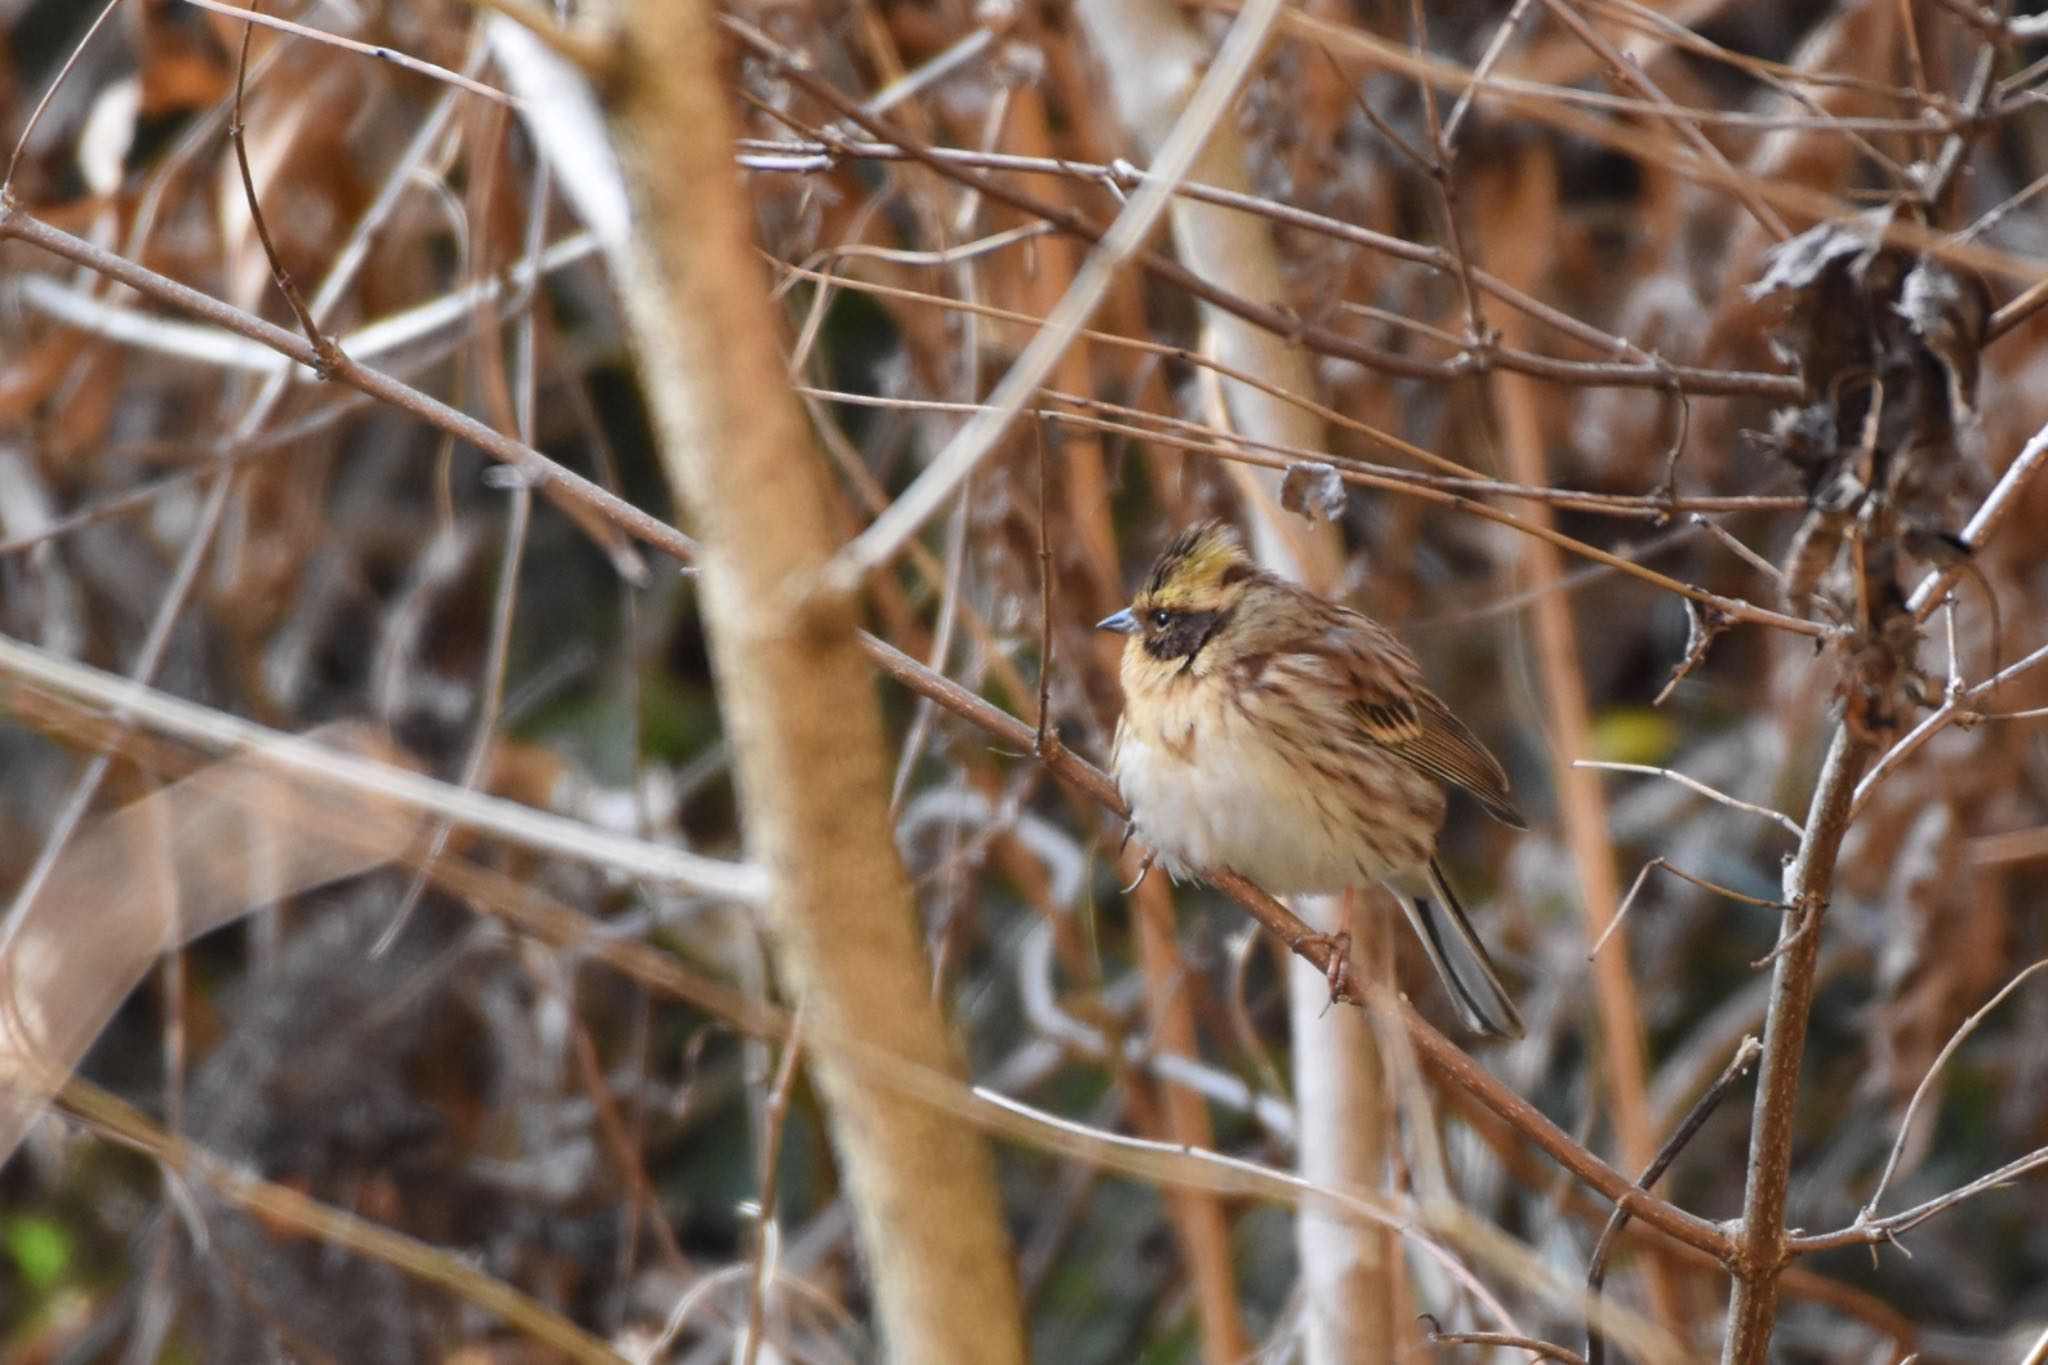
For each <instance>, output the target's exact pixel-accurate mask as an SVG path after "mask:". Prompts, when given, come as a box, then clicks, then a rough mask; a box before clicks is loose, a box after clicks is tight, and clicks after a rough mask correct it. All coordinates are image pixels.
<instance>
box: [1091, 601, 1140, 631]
mask: <svg viewBox="0 0 2048 1365" xmlns="http://www.w3.org/2000/svg"><path fill="white" fill-rule="evenodd" d="M1095 628H1096V629H1097V630H1113V631H1115V632H1116V633H1117V634H1119V635H1136V634H1137V633H1138V618H1137V617H1135V616H1133V615H1131V609H1130V608H1129V607H1125V608H1124V609H1123V610H1122V611H1120V612H1118V613H1117V614H1116V615H1114V616H1105V617H1103V618H1102V619H1101V620H1100V621H1097V622H1096V623H1095Z"/></svg>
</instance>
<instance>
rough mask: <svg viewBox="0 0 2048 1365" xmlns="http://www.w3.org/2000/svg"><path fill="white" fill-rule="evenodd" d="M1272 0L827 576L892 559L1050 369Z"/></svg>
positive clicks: (1230, 89) (1246, 70)
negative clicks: (1085, 249)
mask: <svg viewBox="0 0 2048 1365" xmlns="http://www.w3.org/2000/svg"><path fill="white" fill-rule="evenodd" d="M1279 11H1280V6H1279V3H1278V0H1251V3H1248V4H1247V5H1246V7H1245V9H1244V12H1243V14H1242V15H1241V16H1240V17H1239V20H1238V22H1237V23H1236V24H1234V25H1233V26H1232V28H1231V32H1230V34H1229V35H1228V36H1227V37H1226V38H1225V39H1224V42H1223V46H1222V47H1221V48H1220V49H1219V50H1218V52H1217V54H1216V59H1215V62H1214V64H1213V65H1211V66H1210V68H1209V70H1208V72H1207V73H1206V74H1205V75H1204V76H1203V79H1202V84H1201V86H1200V88H1199V89H1198V91H1197V92H1196V93H1195V95H1194V96H1193V97H1192V98H1191V99H1190V100H1189V102H1188V107H1187V110H1186V112H1185V114H1184V115H1183V118H1182V120H1181V122H1180V123H1179V125H1178V126H1177V127H1176V128H1175V129H1174V133H1173V136H1172V137H1170V138H1169V139H1168V140H1167V141H1166V142H1165V143H1164V144H1162V145H1161V147H1160V149H1159V154H1158V155H1157V156H1156V157H1155V158H1154V162H1153V170H1154V172H1155V173H1156V174H1157V175H1158V177H1159V178H1158V179H1157V180H1154V181H1152V182H1150V183H1148V184H1147V185H1146V186H1145V187H1144V188H1142V189H1140V190H1139V191H1138V193H1137V194H1136V195H1135V196H1133V198H1132V199H1131V201H1130V203H1129V204H1127V205H1126V206H1125V208H1124V211H1123V212H1122V213H1120V214H1119V215H1118V216H1117V220H1116V222H1115V223H1114V224H1113V225H1112V226H1111V227H1110V229H1109V231H1108V232H1107V233H1105V234H1104V235H1103V238H1102V240H1101V242H1100V243H1099V244H1098V246H1097V248H1096V250H1095V251H1094V252H1092V253H1090V255H1089V257H1088V259H1087V261H1086V262H1084V263H1083V264H1082V266H1081V269H1080V270H1079V271H1077V272H1076V273H1075V275H1074V280H1073V283H1072V284H1071V285H1070V286H1069V287H1068V289H1067V292H1066V294H1065V295H1064V296H1062V297H1061V299H1060V302H1059V304H1058V306H1057V307H1055V308H1054V309H1053V312H1052V315H1051V316H1049V317H1048V318H1047V319H1046V323H1045V326H1044V327H1043V328H1041V329H1040V330H1039V332H1038V333H1037V334H1036V335H1034V336H1033V337H1032V339H1031V341H1030V342H1029V343H1028V344H1027V345H1026V346H1025V349H1024V352H1023V353H1022V354H1021V355H1019V356H1018V358H1017V360H1016V363H1015V364H1013V365H1012V366H1011V367H1010V370H1009V372H1008V373H1006V374H1005V375H1004V376H1003V378H1002V380H1001V381H1000V382H999V383H998V384H997V385H996V387H995V389H994V391H993V392H992V393H991V394H990V395H989V408H990V411H989V412H987V413H983V414H978V415H977V416H976V417H975V418H974V419H972V420H970V421H969V422H968V423H967V424H966V425H965V426H964V427H962V428H961V429H960V431H959V432H958V433H957V434H956V435H955V436H954V437H953V439H952V440H951V441H949V442H948V443H947V445H946V448H945V449H944V450H942V451H940V452H939V453H938V454H937V455H935V456H934V457H933V458H932V462H931V464H930V465H929V466H928V467H927V468H926V470H925V472H924V473H923V474H921V475H920V476H919V477H918V480H917V482H916V483H915V484H913V485H912V486H911V488H910V489H908V490H907V491H906V492H905V493H904V494H903V495H902V496H901V497H900V498H898V499H897V500H896V501H895V502H894V503H892V504H891V505H890V507H889V510H888V511H886V512H884V513H883V514H882V515H881V516H880V517H879V518H877V519H876V520H875V522H874V524H873V525H872V526H870V527H869V528H868V529H867V530H866V531H863V532H862V533H861V535H860V537H859V538H858V539H857V540H855V541H854V543H853V544H852V545H850V546H849V547H847V549H846V550H845V551H843V552H842V554H841V557H840V559H839V561H838V563H837V564H836V565H835V567H834V569H833V571H832V573H831V574H829V575H828V577H829V578H831V579H832V580H833V581H835V582H838V583H840V584H841V585H842V586H850V585H851V584H852V583H855V582H858V581H859V579H860V578H862V577H864V576H865V575H866V574H867V573H868V572H869V571H871V570H872V569H874V568H876V567H878V566H879V565H881V564H883V563H886V562H887V561H888V560H889V559H891V558H893V557H894V555H895V553H896V551H897V549H899V548H900V547H901V544H902V542H903V541H904V540H906V539H908V538H909V537H911V536H913V535H915V534H916V533H917V532H918V530H919V529H921V528H922V527H923V525H924V523H925V521H926V520H927V519H929V517H930V516H931V515H932V513H933V512H935V511H937V509H938V506H939V505H940V503H941V502H942V501H943V500H944V498H945V496H946V495H947V494H948V493H949V492H951V491H952V489H953V488H954V487H955V486H957V485H958V484H959V483H960V482H961V481H963V480H964V479H965V478H966V477H967V475H968V474H969V473H971V472H972V471H973V469H974V467H975V466H976V465H977V464H979V463H980V462H981V460H982V459H983V457H985V456H986V455H987V453H988V452H989V450H991V449H992V448H993V447H994V445H995V443H996V441H997V440H999V439H1000V438H1001V436H1002V434H1003V432H1004V431H1006V430H1007V429H1008V427H1009V424H1010V422H1011V420H1012V419H1013V418H1014V417H1015V416H1016V414H1017V412H1018V410H1019V409H1021V408H1022V407H1023V405H1024V404H1025V403H1026V402H1027V401H1029V399H1030V397H1031V395H1032V393H1033V392H1035V391H1036V390H1037V388H1038V386H1039V385H1040V384H1041V383H1042V382H1044V380H1045V378H1046V376H1048V375H1049V374H1051V373H1052V370H1053V367H1054V366H1055V365H1056V364H1057V363H1058V362H1059V359H1060V357H1061V355H1062V354H1064V353H1065V351H1066V349H1067V347H1068V346H1069V345H1071V344H1072V343H1073V340H1074V337H1075V335H1076V334H1077V333H1078V332H1079V331H1080V329H1081V328H1082V327H1084V326H1086V325H1087V322H1088V320H1089V319H1090V318H1091V317H1093V316H1094V313H1095V310H1096V308H1097V307H1098V306H1099V305H1100V303H1101V301H1102V296H1103V294H1104V292H1105V291H1106V290H1107V289H1108V287H1109V284H1110V281H1111V280H1112V279H1113V278H1114V276H1115V274H1116V272H1117V270H1118V268H1119V267H1120V266H1122V265H1123V263H1124V262H1125V261H1127V260H1128V259H1130V257H1131V256H1133V255H1134V254H1136V253H1137V252H1138V250H1139V249H1140V248H1141V247H1142V245H1143V244H1144V242H1145V239H1146V238H1147V237H1149V236H1150V235H1151V233H1152V229H1153V228H1154V227H1155V226H1156V225H1157V224H1158V222H1159V220H1160V218H1161V217H1162V216H1164V214H1165V213H1166V210H1167V208H1168V207H1169V206H1170V205H1171V203H1172V199H1173V186H1174V185H1175V184H1176V183H1177V182H1178V181H1179V180H1180V178H1181V177H1182V176H1184V175H1186V174H1187V170H1188V167H1189V165H1190V164H1191V163H1192V162H1193V161H1194V159H1195V157H1196V156H1197V155H1198V154H1199V153H1200V151H1201V149H1202V144H1203V143H1204V142H1206V141H1207V140H1208V137H1209V134H1210V132H1211V131H1212V130H1213V129H1214V127H1215V125H1216V123H1217V121H1218V120H1220V119H1221V118H1222V117H1223V115H1224V113H1225V112H1226V111H1227V110H1228V108H1229V107H1230V104H1231V101H1232V100H1233V99H1234V98H1235V96H1236V94H1237V90H1238V87H1239V86H1240V85H1241V84H1242V83H1243V81H1244V80H1245V78H1246V76H1247V75H1249V74H1250V71H1251V65H1252V62H1253V61H1254V60H1255V59H1256V58H1257V56H1258V54H1259V52H1260V51H1261V50H1262V49H1263V47H1264V46H1265V40H1266V36H1267V34H1268V33H1269V32H1270V31H1271V29H1272V25H1273V23H1274V21H1275V19H1276V18H1277V17H1278V15H1279Z"/></svg>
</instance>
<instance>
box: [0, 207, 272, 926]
mask: <svg viewBox="0 0 2048 1365" xmlns="http://www.w3.org/2000/svg"><path fill="white" fill-rule="evenodd" d="M4 211H5V205H4V204H0V212H4ZM232 488H233V479H232V477H231V473H230V471H228V470H220V471H217V472H215V474H214V475H213V481H212V483H211V485H210V486H209V487H208V488H207V490H206V501H205V503H203V504H202V505H201V508H200V512H199V516H198V518H197V520H196V522H195V523H194V525H193V527H192V531H191V535H190V537H189V538H188V539H187V541H186V542H185V549H184V552H183V553H182V554H180V555H179V557H178V564H177V567H176V568H175V569H174V570H173V571H172V574H171V581H170V586H169V587H168V589H167V590H166V591H165V593H164V596H163V600H162V601H161V602H159V603H158V604H157V609H156V612H155V614H154V616H153V618H152V620H151V622H150V627H149V634H148V635H147V636H146V637H145V638H144V639H143V642H142V649H141V650H140V651H139V653H138V654H137V656H136V660H135V664H134V666H133V668H132V669H131V670H130V682H129V685H128V687H127V688H126V689H124V691H125V692H132V693H135V694H137V695H139V694H141V693H142V692H143V691H144V690H145V689H146V688H147V687H148V686H149V684H150V683H152V682H153V681H154V680H155V678H156V675H157V671H158V670H159V669H160V668H162V667H163V662H164V656H165V654H166V653H167V652H168V651H169V649H170V646H171V637H172V633H173V631H174V630H175V629H176V627H177V623H178V620H179V618H180V617H181V616H182V615H183V614H184V611H185V605H186V603H187V602H188V601H190V600H191V596H192V590H193V585H194V584H195V583H196V582H197V581H198V577H199V572H200V570H201V569H202V568H203V567H204V566H205V563H206V559H207V556H208V555H209V554H210V553H211V552H212V549H213V538H214V534H215V532H217V531H218V530H219V529H220V523H221V518H222V516H223V515H224V514H225V513H226V511H227V505H228V495H229V493H230V491H231V490H232ZM0 649H9V650H25V649H28V646H25V645H17V644H15V643H14V642H13V641H11V640H4V639H0ZM30 653H32V654H35V655H38V656H41V652H40V651H33V650H32V651H30ZM41 657H45V658H46V657H47V656H41ZM74 667H82V665H79V666H74ZM0 671H5V665H4V664H0ZM100 676H102V677H104V676H105V675H100ZM128 700H130V699H129V698H127V697H123V698H122V699H121V700H119V701H117V702H116V703H115V706H116V709H115V711H114V715H115V718H116V719H117V720H119V721H120V722H122V724H123V725H124V726H125V725H126V723H127V720H128V710H127V705H126V704H125V703H126V702H127V701H128ZM118 739H119V732H117V735H116V736H115V737H113V738H110V739H109V740H108V741H107V742H106V743H104V744H102V745H101V746H100V747H99V748H98V749H97V750H96V751H95V752H94V754H93V756H92V760H91V761H90V762H88V763H87V764H86V766H85V771H84V772H83V773H81V774H80V775H79V778H78V781H77V783H76V784H74V785H73V787H72V789H71V793H70V795H69V796H68V797H66V798H65V800H64V803H63V805H61V806H59V807H58V811H57V818H56V820H55V821H54V822H53V823H52V824H51V826H50V830H49V832H48V833H47V834H45V835H44V836H43V842H42V847H41V848H40V850H39V851H38V852H37V854H36V860H35V862H34V863H33V864H31V865H30V867H29V871H28V875H27V876H26V877H24V878H22V882H21V885H20V886H19V887H17V888H16V889H15V892H14V898H13V900H12V901H10V902H9V903H8V907H7V918H6V919H5V920H4V921H0V954H4V953H5V951H6V950H7V948H9V947H10V946H11V945H12V944H13V943H14V941H15V936H16V935H17V934H18V933H19V932H20V931H21V927H22V925H23V924H24V923H25V922H26V921H27V919H28V917H29V914H30V912H31V910H32V909H33V908H34V906H35V902H36V898H37V897H38V896H39V895H40V894H41V893H42V891H43V888H44V886H45V884H46V883H47V882H48V880H49V878H50V875H51V873H52V872H53V871H54V870H55V868H56V866H57V863H58V859H59V858H61V857H62V856H63V852H64V848H65V846H66V845H67V844H68V843H69V842H70V841H71V836H72V835H73V834H75V833H77V831H78V826H79V824H80V822H82V821H83V820H84V819H85V814H86V812H87V811H88V810H90V809H91V807H92V802H93V798H94V797H95V796H96V795H98V793H99V789H100V784H101V783H102V782H104V781H105V780H106V776H107V772H108V769H109V768H110V767H111V766H112V761H113V753H114V749H115V747H116V745H117V744H118Z"/></svg>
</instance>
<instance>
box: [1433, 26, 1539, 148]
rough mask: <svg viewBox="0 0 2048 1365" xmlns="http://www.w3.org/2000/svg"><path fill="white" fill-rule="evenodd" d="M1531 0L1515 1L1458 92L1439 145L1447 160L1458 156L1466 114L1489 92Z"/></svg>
mask: <svg viewBox="0 0 2048 1365" xmlns="http://www.w3.org/2000/svg"><path fill="white" fill-rule="evenodd" d="M1529 5H1530V0H1515V4H1514V8H1512V9H1510V10H1509V11H1508V12H1507V16H1506V17H1505V18H1503V19H1502V20H1501V21H1500V23H1499V25H1498V26H1496V27H1495V28H1494V30H1493V37H1491V38H1489V39H1487V42H1486V51H1485V52H1483V53H1481V54H1480V57H1479V62H1478V64H1477V65H1476V66H1474V67H1473V68H1472V80H1471V82H1470V83H1469V84H1467V85H1466V86H1465V88H1464V89H1462V90H1460V91H1459V92H1458V100H1457V103H1455V104H1453V105H1452V106H1451V112H1450V114H1449V115H1448V116H1447V117H1446V118H1445V119H1444V128H1443V134H1442V136H1440V137H1439V138H1438V139H1437V143H1438V145H1439V146H1440V147H1442V148H1443V152H1444V155H1445V156H1446V157H1447V158H1454V157H1455V156H1456V155H1457V143H1458V129H1459V128H1460V127H1462V126H1463V125H1464V122H1465V115H1466V114H1468V113H1470V112H1471V110H1472V103H1473V101H1474V100H1476V99H1478V98H1479V96H1481V95H1483V94H1484V93H1486V82H1487V80H1488V79H1489V78H1490V77H1491V76H1492V74H1493V68H1494V67H1495V66H1497V65H1499V63H1500V59H1501V57H1502V55H1503V54H1504V53H1506V52H1507V50H1508V40H1509V39H1511V38H1513V37H1514V35H1515V30H1516V29H1518V28H1520V27H1521V25H1522V18H1523V16H1525V15H1526V14H1528V12H1529Z"/></svg>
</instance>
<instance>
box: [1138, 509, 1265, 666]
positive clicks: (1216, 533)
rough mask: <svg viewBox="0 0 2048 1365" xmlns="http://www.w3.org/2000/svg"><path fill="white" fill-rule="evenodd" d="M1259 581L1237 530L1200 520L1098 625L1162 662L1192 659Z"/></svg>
mask: <svg viewBox="0 0 2048 1365" xmlns="http://www.w3.org/2000/svg"><path fill="white" fill-rule="evenodd" d="M1263 580H1264V575H1263V574H1261V573H1260V572H1259V570H1258V567H1257V566H1256V565H1254V564H1253V563H1252V561H1251V559H1250V557H1249V556H1247V555H1246V554H1245V552H1244V546H1243V544H1242V543H1241V542H1239V540H1238V538H1237V532H1235V531H1233V530H1232V529H1231V528H1230V527H1228V526H1226V525H1225V524H1224V523H1222V522H1220V521H1205V522H1201V523H1200V524H1198V525H1195V526H1190V527H1189V528H1188V529H1187V530H1185V531H1182V532H1181V533H1180V534H1179V535H1177V536H1175V537H1174V538H1173V543H1172V544H1170V545H1168V546H1167V547H1166V550H1165V552H1164V553H1163V554H1161V555H1160V556H1159V558H1158V560H1157V561H1156V562H1155V563H1154V564H1153V565H1152V572H1151V573H1150V574H1148V575H1146V578H1145V586H1144V587H1142V588H1141V589H1139V591H1138V595H1137V597H1136V599H1134V600H1133V601H1132V603H1131V605H1130V606H1129V607H1127V608H1125V609H1124V610H1123V611H1120V612H1118V613H1117V614H1116V615H1114V616H1111V617H1108V618H1106V619H1104V620H1102V621H1100V622H1098V623H1097V627H1098V629H1101V630H1113V631H1115V632H1116V633H1117V634H1119V635H1128V636H1130V637H1131V638H1132V639H1133V640H1135V641H1137V642H1138V643H1139V644H1141V645H1143V646H1144V649H1145V652H1146V653H1147V654H1150V655H1151V656H1152V657H1153V658H1155V659H1158V660H1161V661H1162V662H1164V661H1169V660H1187V661H1192V660H1193V659H1194V657H1195V655H1197V654H1199V653H1200V652H1201V650H1202V647H1203V646H1204V645H1207V644H1208V643H1209V642H1210V641H1211V640H1213V639H1215V638H1216V636H1217V634H1218V633H1219V632H1221V631H1222V630H1223V629H1224V628H1225V627H1226V626H1228V625H1229V624H1230V621H1231V618H1232V617H1233V616H1234V615H1235V614H1236V612H1237V609H1238V606H1239V605H1240V604H1241V603H1242V602H1243V601H1244V599H1245V596H1246V595H1247V593H1249V592H1250V591H1252V590H1253V588H1254V586H1255V585H1256V584H1258V583H1260V582H1262V581H1263Z"/></svg>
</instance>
